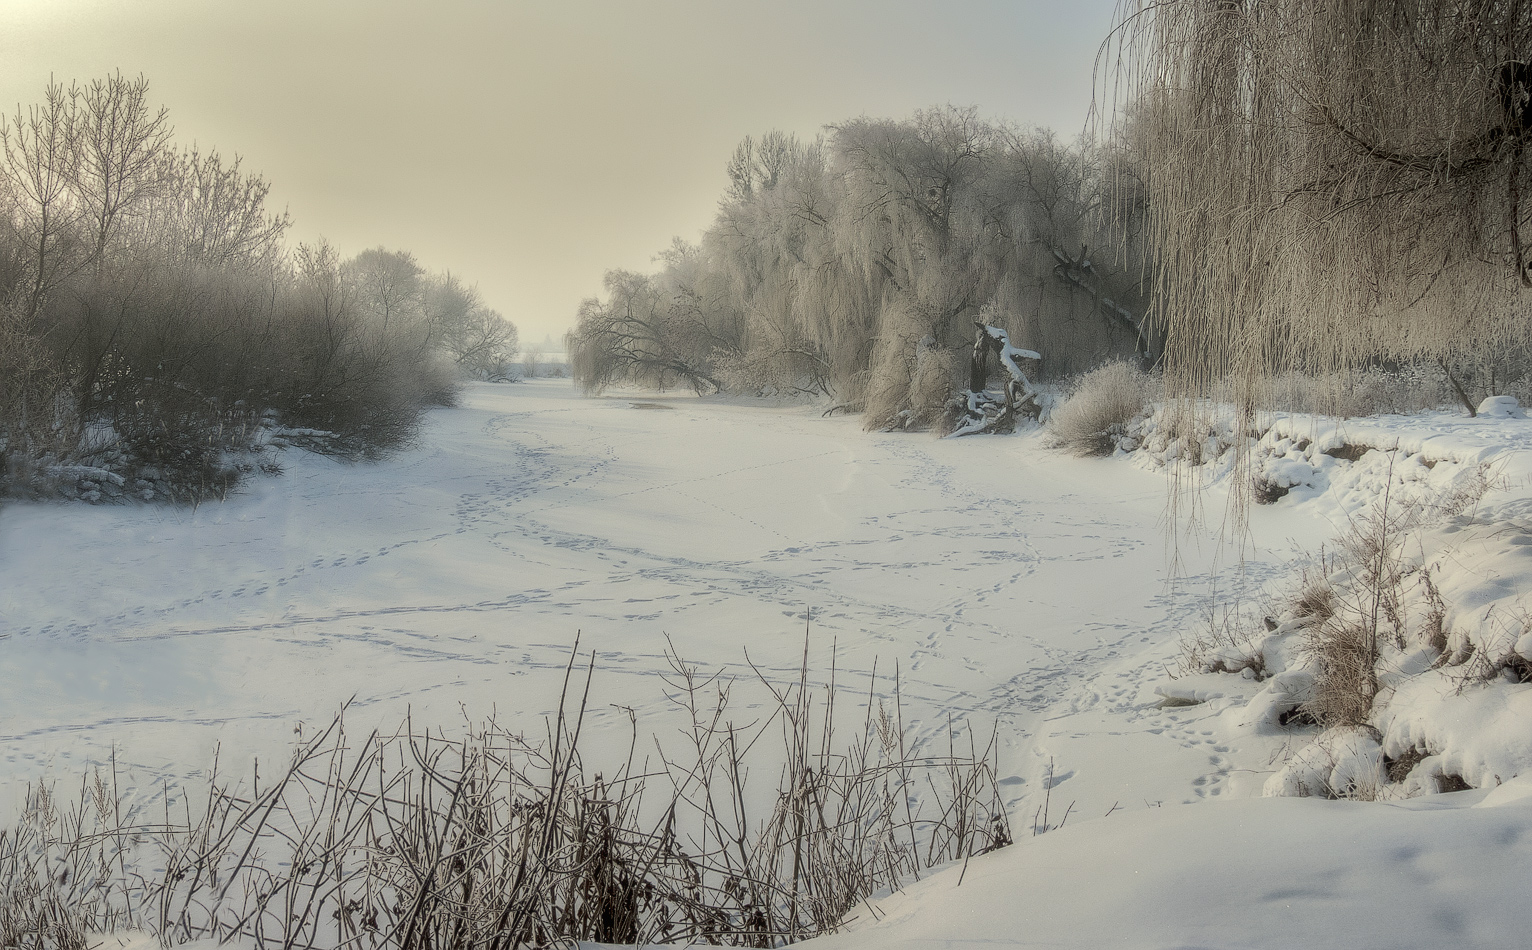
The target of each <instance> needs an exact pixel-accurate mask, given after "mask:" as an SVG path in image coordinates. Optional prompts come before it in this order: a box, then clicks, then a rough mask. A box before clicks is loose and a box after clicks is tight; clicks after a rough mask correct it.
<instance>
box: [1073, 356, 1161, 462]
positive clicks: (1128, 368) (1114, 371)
mask: <svg viewBox="0 0 1532 950" xmlns="http://www.w3.org/2000/svg"><path fill="white" fill-rule="evenodd" d="M1157 389H1158V386H1157V384H1156V381H1155V379H1154V377H1152V376H1150V375H1149V374H1148V373H1145V372H1144V371H1143V370H1141V369H1139V368H1138V367H1137V366H1135V365H1133V364H1132V363H1130V362H1128V361H1126V360H1116V361H1113V362H1111V363H1106V364H1104V365H1102V366H1098V367H1096V368H1095V369H1093V370H1091V371H1090V372H1088V373H1086V374H1085V375H1083V376H1081V377H1080V378H1079V379H1078V380H1077V381H1076V382H1075V384H1074V385H1073V386H1072V387H1070V392H1069V398H1068V399H1066V400H1065V401H1064V404H1063V405H1061V406H1059V407H1058V408H1057V409H1055V410H1053V412H1052V413H1050V414H1049V416H1048V429H1049V432H1050V434H1051V435H1052V437H1053V441H1054V443H1055V444H1056V445H1058V446H1060V447H1061V448H1063V449H1065V450H1066V451H1069V452H1071V453H1073V454H1075V455H1110V454H1111V453H1112V451H1113V450H1114V449H1116V447H1117V439H1118V437H1119V436H1121V435H1123V434H1124V433H1125V432H1126V430H1127V425H1128V423H1129V422H1131V421H1133V419H1134V418H1135V417H1136V416H1138V415H1140V414H1141V413H1143V411H1144V409H1145V408H1146V407H1147V406H1148V404H1149V401H1150V400H1151V399H1153V398H1154V397H1155V395H1156V393H1157Z"/></svg>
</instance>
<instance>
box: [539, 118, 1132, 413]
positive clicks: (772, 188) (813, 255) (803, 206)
mask: <svg viewBox="0 0 1532 950" xmlns="http://www.w3.org/2000/svg"><path fill="white" fill-rule="evenodd" d="M728 173H729V182H730V184H729V189H728V192H727V194H725V195H724V197H723V199H722V201H721V203H720V208H719V212H718V217H717V219H716V220H715V221H714V223H713V225H712V226H711V227H710V228H709V229H708V230H707V231H706V232H705V234H704V235H703V237H702V240H701V242H700V243H699V244H696V245H691V244H687V243H684V242H682V241H680V240H679V239H678V240H677V241H676V242H675V244H674V245H673V246H672V247H671V248H670V249H668V250H667V251H665V252H664V253H663V254H661V255H660V256H659V261H660V263H661V267H660V270H659V271H658V272H657V273H654V274H636V273H631V272H628V271H612V272H610V273H608V274H607V277H606V295H605V296H604V297H602V298H592V299H589V300H586V301H584V302H583V303H582V304H581V307H580V311H579V321H578V325H577V327H576V328H575V330H574V331H573V332H572V333H571V334H570V336H569V351H570V355H571V360H572V363H573V371H574V374H575V377H576V379H577V381H578V382H579V383H580V385H581V386H583V387H584V388H585V389H586V390H588V391H599V390H600V389H602V388H603V387H605V386H608V385H610V384H613V383H637V384H644V385H654V386H660V387H666V386H672V385H683V386H690V387H693V388H695V389H696V390H698V391H699V392H706V391H715V390H721V389H727V390H732V391H738V392H750V393H779V394H781V393H794V392H798V393H804V392H811V393H823V394H831V395H833V396H834V397H835V398H836V399H837V400H838V401H840V402H842V403H844V404H846V405H848V406H849V407H857V408H865V409H866V411H867V416H866V419H867V424H868V425H869V427H886V426H890V425H896V424H897V425H926V424H929V423H930V422H932V421H934V420H935V418H936V417H937V416H938V415H940V413H941V411H942V407H943V405H944V404H945V403H946V401H947V400H948V398H949V397H950V394H951V392H952V391H953V390H954V389H955V388H962V387H963V386H964V385H965V384H964V383H963V380H966V378H967V377H966V373H967V362H966V361H967V350H968V348H969V347H971V345H972V342H973V339H974V332H975V330H974V321H975V320H977V319H981V318H982V319H983V320H984V321H985V322H988V323H991V324H995V325H998V326H1002V327H1004V328H1005V329H1006V330H1008V331H1009V332H1010V334H1011V337H1012V339H1013V340H1014V341H1015V342H1016V343H1017V345H1019V346H1023V347H1026V348H1028V349H1033V350H1037V351H1039V352H1040V353H1041V354H1042V355H1043V365H1042V367H1041V372H1042V373H1043V375H1045V376H1048V375H1052V376H1059V375H1064V374H1069V373H1073V372H1077V371H1079V370H1081V369H1085V368H1089V367H1090V366H1093V365H1095V364H1097V363H1100V362H1102V361H1103V360H1104V359H1107V358H1110V357H1113V356H1124V355H1132V354H1135V353H1136V354H1137V355H1138V356H1139V357H1140V358H1142V359H1144V360H1146V361H1151V362H1152V361H1153V360H1154V359H1156V358H1157V356H1158V350H1159V346H1160V344H1159V342H1158V336H1157V334H1155V333H1154V332H1153V330H1152V328H1151V327H1149V326H1148V325H1146V322H1145V321H1144V319H1143V318H1142V314H1143V312H1144V304H1145V299H1146V295H1145V288H1144V286H1142V280H1141V277H1142V275H1143V273H1144V268H1143V266H1142V261H1141V260H1140V257H1141V255H1142V250H1141V247H1140V244H1139V241H1138V240H1137V236H1136V235H1137V230H1138V226H1139V219H1140V218H1141V217H1142V214H1143V209H1142V207H1141V204H1140V202H1139V200H1138V195H1139V194H1140V193H1141V192H1142V189H1141V188H1139V187H1138V186H1137V185H1136V183H1135V182H1134V180H1133V176H1132V169H1131V167H1130V165H1129V163H1128V162H1127V161H1126V159H1125V158H1123V157H1122V156H1121V155H1120V154H1118V153H1116V152H1114V151H1112V150H1110V149H1105V148H1097V147H1088V146H1084V145H1078V144H1076V145H1066V144H1063V143H1061V142H1060V141H1059V140H1058V139H1057V137H1056V136H1054V135H1053V134H1052V133H1050V132H1047V131H1039V130H1023V129H1021V128H1017V127H1015V126H1011V125H1004V124H997V123H991V122H986V121H984V120H982V119H980V118H979V117H978V115H977V114H976V112H975V111H974V110H971V109H958V108H952V107H946V108H939V109H932V110H929V111H924V112H920V113H917V114H916V115H915V116H914V117H913V118H911V119H908V120H905V121H894V120H886V119H868V118H861V119H855V120H852V121H849V122H845V123H842V124H840V125H836V126H833V127H831V128H830V129H829V131H828V134H827V135H826V136H824V137H822V138H819V139H816V140H815V141H813V142H802V141H799V140H798V139H796V138H794V137H792V136H788V135H783V134H781V133H778V132H772V133H768V134H767V135H765V136H763V137H761V138H760V139H754V138H747V139H745V140H744V142H742V143H741V144H740V146H739V147H738V149H736V151H735V153H734V156H733V158H732V159H731V160H730V162H729V165H728ZM1124 236H1126V238H1124Z"/></svg>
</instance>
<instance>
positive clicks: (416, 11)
mask: <svg viewBox="0 0 1532 950" xmlns="http://www.w3.org/2000/svg"><path fill="white" fill-rule="evenodd" d="M1115 6H1116V0H1053V2H1045V0H939V2H914V0H767V2H761V0H757V2H754V3H743V2H730V0H628V2H621V0H591V2H587V0H563V2H542V0H535V2H534V0H242V2H240V0H0V106H3V107H4V108H5V110H6V111H7V112H8V113H12V114H13V113H14V111H15V107H16V104H17V103H27V104H30V103H32V102H34V101H36V100H38V99H39V98H41V94H42V90H43V87H44V86H45V85H46V83H47V82H48V78H49V76H50V75H52V76H54V77H56V78H58V79H59V80H61V81H63V82H64V83H65V84H66V85H67V83H68V82H69V81H70V80H86V79H90V78H92V77H97V76H102V75H106V74H108V73H110V72H112V71H113V70H121V71H122V72H123V73H124V74H126V75H129V76H133V75H137V74H139V73H142V74H143V75H144V76H145V77H147V78H148V80H149V83H150V92H151V97H152V98H153V99H155V100H157V101H158V102H160V103H163V104H164V105H165V106H167V107H168V108H169V110H170V117H171V121H172V122H173V123H174V125H175V128H176V139H177V141H178V142H180V143H182V144H191V143H192V142H196V143H197V144H199V145H201V146H202V147H203V148H204V149H206V148H208V147H213V148H216V149H218V150H219V151H220V152H222V153H223V154H225V155H232V154H239V155H241V156H243V157H244V159H245V167H246V169H247V170H252V171H259V172H260V173H262V174H263V175H264V176H265V177H266V179H267V180H268V181H270V182H271V183H272V185H273V189H272V197H273V200H274V203H275V205H276V207H277V208H278V209H280V208H282V207H283V206H286V208H287V209H288V211H289V212H290V213H291V214H292V217H293V221H294V228H293V231H292V235H291V236H292V239H293V240H294V241H308V240H312V239H314V238H315V237H317V236H320V235H323V236H325V237H327V238H329V239H330V241H331V242H332V243H334V244H335V245H336V246H337V247H338V248H339V249H340V251H341V252H342V253H343V254H345V255H348V256H349V255H350V254H354V253H356V252H357V251H360V250H363V249H364V248H367V247H373V246H376V245H383V246H385V247H388V248H390V249H405V250H409V251H412V252H414V254H415V255H416V257H417V258H419V260H420V262H421V263H422V264H424V265H425V266H427V267H428V268H431V269H433V270H440V269H450V270H452V271H453V272H455V273H457V274H460V275H462V276H463V277H465V278H467V279H468V280H470V281H472V282H474V283H477V284H478V285H479V288H480V290H481V291H483V293H484V296H485V298H486V300H487V301H488V302H489V304H490V305H491V306H493V307H495V308H496V309H498V310H500V311H501V312H502V313H504V314H505V315H506V316H508V317H510V318H511V319H512V320H514V321H515V322H516V323H517V325H518V326H520V327H521V330H522V338H523V340H531V341H536V340H540V339H541V338H542V336H543V335H544V334H553V335H555V336H558V335H560V334H562V332H563V331H564V330H565V329H566V328H568V326H569V325H570V324H571V323H572V322H573V320H574V313H575V308H576V307H577V306H578V304H579V301H580V299H581V298H583V297H587V296H590V295H592V294H595V293H597V292H598V291H599V290H600V287H601V275H602V273H603V272H605V271H606V270H607V269H609V268H613V267H626V268H631V269H638V270H649V269H651V268H652V258H653V255H654V254H655V253H656V252H657V251H659V250H660V249H662V248H663V247H665V246H666V245H668V244H669V243H670V239H671V237H672V236H675V235H680V236H682V237H684V238H686V239H688V240H695V239H696V237H697V236H698V234H699V233H700V232H701V231H702V229H703V228H705V227H706V226H707V225H708V223H709V222H710V221H711V220H712V217H713V214H714V211H715V210H716V208H717V204H718V199H719V197H720V196H721V195H722V194H723V190H724V186H725V183H726V178H725V175H724V166H725V163H726V162H727V160H728V158H729V155H730V153H731V152H732V151H733V149H734V146H735V145H736V144H737V143H738V142H739V140H740V139H741V138H743V137H744V136H746V135H759V134H760V133H762V132H765V131H768V130H771V129H781V130H783V131H788V132H794V133H797V134H798V135H800V136H804V137H812V136H813V135H815V134H816V133H818V132H819V131H820V130H821V129H822V128H823V126H825V125H827V124H830V123H834V122H838V121H841V120H844V119H849V118H853V117H856V116H859V115H868V116H890V117H900V118H902V117H906V116H908V115H910V114H911V113H912V112H914V111H915V110H916V109H919V108H924V107H927V106H932V105H939V104H943V103H952V104H955V105H963V106H967V105H972V106H977V107H978V108H979V110H980V112H981V113H982V114H983V115H984V116H986V117H988V118H994V119H1009V120H1013V121H1017V122H1021V123H1025V124H1031V125H1040V126H1046V127H1049V128H1053V129H1055V130H1058V131H1060V132H1062V133H1064V134H1065V135H1066V137H1073V136H1074V135H1075V134H1076V133H1077V132H1078V131H1079V130H1080V129H1081V128H1083V126H1084V123H1085V117H1086V111H1087V109H1088V107H1089V104H1090V100H1091V69H1092V63H1093V59H1094V57H1095V54H1096V49H1097V47H1098V45H1099V44H1100V42H1101V40H1102V38H1103V37H1104V36H1105V35H1106V32H1107V30H1108V29H1109V27H1110V22H1111V17H1112V12H1113V9H1114V8H1115Z"/></svg>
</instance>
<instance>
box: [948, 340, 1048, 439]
mask: <svg viewBox="0 0 1532 950" xmlns="http://www.w3.org/2000/svg"><path fill="white" fill-rule="evenodd" d="M974 326H975V327H976V328H977V329H978V333H977V335H976V337H975V339H974V343H973V358H972V361H971V362H970V363H969V374H968V391H967V392H965V393H960V394H959V397H958V398H960V399H962V400H963V404H962V405H961V407H955V408H960V409H961V420H960V421H959V423H958V424H957V426H956V427H955V428H954V429H953V430H952V432H951V433H949V434H951V435H973V434H975V433H978V432H1010V431H1012V430H1013V429H1015V427H1016V416H1017V414H1018V413H1024V414H1027V415H1030V416H1032V417H1033V418H1036V417H1037V415H1038V413H1039V412H1040V411H1041V406H1040V405H1039V404H1038V401H1037V390H1036V389H1035V388H1033V386H1032V381H1031V380H1030V379H1028V378H1027V374H1026V372H1025V371H1023V370H1022V368H1021V363H1020V362H1019V361H1020V360H1040V359H1042V358H1043V357H1042V354H1040V353H1037V352H1035V351H1033V350H1024V349H1022V348H1021V347H1019V346H1015V345H1014V344H1012V343H1011V337H1010V334H1008V333H1006V332H1005V330H1003V329H1001V328H1000V327H996V326H991V325H990V324H987V323H982V322H980V321H977V320H975V321H974ZM990 353H994V354H995V356H996V357H997V358H998V360H999V362H1000V366H1001V368H1002V369H1004V370H1005V372H1006V374H1007V376H1009V378H1008V379H1007V380H1006V381H1005V385H1004V387H1003V388H1002V391H1001V392H1000V393H993V392H990V391H989V389H988V385H989V355H990Z"/></svg>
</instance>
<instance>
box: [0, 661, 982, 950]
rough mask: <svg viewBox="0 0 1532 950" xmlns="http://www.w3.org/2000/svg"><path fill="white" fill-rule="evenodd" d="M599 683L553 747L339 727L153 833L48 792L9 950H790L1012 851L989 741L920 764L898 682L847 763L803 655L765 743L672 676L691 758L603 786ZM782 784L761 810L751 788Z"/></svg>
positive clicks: (766, 725) (218, 782)
mask: <svg viewBox="0 0 1532 950" xmlns="http://www.w3.org/2000/svg"><path fill="white" fill-rule="evenodd" d="M593 663H594V659H593V658H592V661H591V666H593ZM591 666H587V669H586V671H585V672H586V679H585V683H584V685H583V689H582V688H580V687H579V684H578V679H579V677H578V675H577V673H576V671H575V669H574V662H573V657H572V658H571V663H570V667H569V668H568V669H567V670H566V674H565V692H564V696H565V700H564V701H563V702H562V703H561V708H560V712H559V714H558V715H557V717H556V719H555V720H554V721H553V722H551V723H549V724H548V727H547V730H546V732H545V734H544V735H543V736H542V737H541V738H539V739H535V740H534V739H529V738H527V737H525V736H523V735H520V734H517V733H514V732H511V731H510V730H508V729H506V728H504V727H502V726H501V725H499V724H498V723H495V722H494V721H489V722H485V723H481V724H478V725H475V726H472V727H470V728H465V730H464V732H463V733H462V734H461V735H460V736H457V737H449V736H447V735H445V734H442V733H440V732H437V733H431V732H428V731H425V730H421V729H419V728H418V727H415V726H414V725H413V724H412V723H409V722H406V723H405V724H404V725H403V727H401V729H400V730H398V731H397V732H396V733H394V734H392V735H383V734H379V733H377V732H373V733H371V734H368V735H365V736H359V735H353V734H351V733H350V732H349V731H348V728H347V724H346V722H345V720H344V718H343V717H337V718H336V719H335V720H334V721H333V722H332V723H331V724H330V726H329V727H328V728H327V729H326V730H324V731H323V732H322V733H321V734H320V735H318V736H316V737H313V738H311V739H309V740H307V741H305V742H303V743H302V744H301V745H300V746H298V747H297V748H296V749H295V751H294V753H293V756H292V759H291V761H290V762H288V763H287V765H286V767H285V768H284V769H283V770H282V771H281V772H280V774H278V775H277V776H276V778H275V780H274V781H273V780H271V779H270V778H267V777H265V776H261V777H259V778H252V779H251V780H249V781H248V782H240V783H237V784H231V783H229V782H227V781H225V780H224V779H223V778H222V777H221V776H218V775H216V774H215V776H214V777H213V779H212V780H211V782H210V784H209V787H208V788H207V789H206V794H205V795H204V796H203V797H202V800H201V803H200V804H198V805H193V804H191V803H190V802H189V800H187V799H184V798H183V799H181V800H180V801H179V802H177V803H176V805H175V808H172V806H171V798H170V796H168V795H167V797H166V805H165V809H166V811H165V816H164V819H163V820H162V821H156V822H146V821H144V820H142V818H141V817H140V816H136V815H126V816H125V815H122V814H120V813H119V812H118V810H117V809H118V806H117V799H116V798H115V796H114V794H113V793H112V791H111V790H110V788H109V787H107V786H106V785H105V784H104V783H101V782H98V783H97V784H96V785H95V787H90V786H87V787H86V788H85V789H84V790H83V791H82V793H81V798H80V804H79V805H78V807H76V808H75V810H74V811H72V812H69V813H68V814H67V815H62V816H61V815H60V814H59V811H58V809H57V808H56V806H55V805H54V804H53V799H52V797H51V795H50V794H49V793H47V792H45V791H41V790H39V791H37V792H35V793H34V794H33V796H32V797H31V798H30V799H29V808H28V811H27V812H26V814H24V815H23V816H22V819H21V821H20V822H19V823H18V825H17V826H16V828H15V829H14V830H12V831H10V832H8V833H7V835H6V836H5V837H0V945H3V946H5V947H7V948H10V947H25V948H31V947H62V948H68V950H75V948H79V950H83V948H84V946H85V944H84V943H83V940H84V935H85V934H86V933H88V932H92V931H108V930H111V929H114V928H127V927H135V928H144V929H147V930H149V931H151V932H153V933H155V934H157V935H158V936H159V938H160V939H161V940H162V941H164V942H166V943H169V944H176V943H181V942H184V941H188V940H194V939H199V938H212V939H216V940H218V941H220V942H224V941H238V942H239V943H241V944H243V945H248V946H255V947H268V946H270V947H276V946H281V947H284V948H288V947H325V948H335V947H358V948H384V947H387V948H395V947H397V948H407V950H417V948H434V947H454V948H456V947H481V948H493V950H500V948H511V947H523V946H536V947H542V946H552V945H555V944H559V945H564V944H567V943H568V942H569V941H572V940H588V941H595V942H600V943H618V944H640V945H641V944H646V943H658V942H675V943H681V942H690V943H716V944H730V945H740V946H758V947H767V946H778V945H781V944H783V943H788V942H792V941H795V940H799V939H803V938H806V937H810V936H814V935H816V934H820V933H826V932H831V931H834V930H835V929H836V928H837V927H838V926H839V925H840V923H841V922H842V921H843V920H844V918H845V917H846V916H847V915H848V914H849V913H850V912H852V911H853V909H854V908H855V906H856V905H857V904H858V902H860V901H862V900H863V899H865V898H867V897H868V896H870V895H871V894H873V893H875V892H878V891H881V890H887V889H893V888H897V887H899V886H900V885H901V884H903V883H904V882H907V881H910V880H913V879H915V878H917V877H918V876H919V875H920V873H921V872H922V871H923V870H924V869H926V868H928V867H930V866H932V865H933V864H938V863H942V862H946V861H951V860H957V859H964V858H967V857H969V856H971V855H974V854H978V853H982V852H984V851H988V850H991V849H993V848H997V847H1001V846H1003V845H1005V844H1008V843H1010V831H1009V828H1008V826H1007V824H1006V822H1005V818H1004V814H1003V809H1002V807H1001V805H1000V796H999V792H998V788H997V785H996V780H995V779H996V777H995V769H994V765H993V756H994V754H995V746H994V741H993V738H992V739H991V740H990V741H989V742H988V743H987V744H985V745H982V746H980V745H977V744H975V743H974V741H973V738H972V736H971V734H969V733H966V732H963V731H962V730H959V729H958V728H956V727H950V728H949V733H948V747H947V749H946V750H945V751H943V752H940V753H935V754H917V753H915V752H914V751H913V750H910V749H908V748H907V747H906V733H905V730H904V728H903V726H902V723H901V713H900V706H899V703H898V689H897V677H896V678H895V679H894V681H893V684H892V685H893V686H894V693H893V697H892V699H891V702H892V705H888V704H885V703H884V702H881V701H877V700H875V699H874V698H872V696H871V694H869V698H868V703H867V706H866V708H865V709H864V710H862V713H861V716H860V718H861V720H862V721H861V728H860V729H859V730H856V734H855V735H853V736H851V737H850V738H849V740H848V741H846V742H844V743H842V742H841V741H840V740H839V739H837V738H836V735H835V731H836V730H835V724H836V713H835V707H836V704H837V701H838V698H839V696H840V691H839V690H838V688H837V686H836V685H835V683H834V680H833V674H832V679H831V682H830V683H828V684H825V685H823V686H819V687H816V686H814V685H812V684H811V683H810V681H809V678H808V672H807V669H808V665H807V651H805V663H804V664H803V668H802V670H801V672H800V676H799V678H798V679H797V680H796V681H795V682H790V683H786V684H777V683H773V682H771V681H769V680H767V679H766V678H765V677H761V678H760V679H759V680H758V682H759V685H761V686H762V687H763V688H765V689H768V690H769V691H770V694H771V697H772V702H771V703H769V704H768V707H769V708H768V711H767V712H766V713H765V714H764V715H762V716H761V717H759V718H755V719H753V720H752V721H751V722H749V723H746V724H739V723H737V722H735V721H734V719H733V714H732V712H731V709H732V706H731V702H730V694H731V692H732V690H733V688H734V685H733V684H732V683H730V682H728V681H724V680H721V679H719V678H717V677H716V676H713V677H709V676H704V675H702V674H701V673H700V671H699V670H697V669H696V668H695V667H692V666H689V665H687V664H684V663H681V662H679V661H675V662H674V665H673V672H672V675H671V676H670V677H669V685H670V692H671V695H672V698H673V699H674V700H675V702H676V703H678V704H679V706H680V707H681V709H682V710H684V712H685V713H686V715H687V716H688V717H689V719H690V723H691V725H690V727H689V728H688V729H687V730H685V740H684V742H683V745H682V748H681V749H679V750H675V751H667V750H665V749H664V748H661V749H660V750H659V759H660V761H659V764H658V765H648V764H646V763H643V762H640V761H638V760H637V759H636V758H635V755H634V752H633V751H631V749H632V748H636V747H637V742H636V739H637V731H636V723H635V732H634V736H633V739H634V742H633V744H632V746H631V747H630V752H629V754H628V756H627V758H626V759H625V760H624V761H621V762H617V763H615V767H612V768H608V769H606V770H593V769H592V768H591V767H590V766H589V765H588V764H587V763H586V762H585V761H584V759H583V758H582V755H581V753H580V739H581V733H582V729H583V726H584V722H585V716H586V713H587V709H588V706H587V700H588V698H589V690H590V678H589V677H590V671H591ZM773 736H775V737H778V738H779V739H780V744H778V743H774V742H772V741H771V739H772V737H773ZM773 763H774V764H775V767H773ZM772 772H776V774H777V775H778V782H777V784H776V786H775V789H774V791H773V793H772V794H770V795H762V790H761V789H759V788H757V787H755V786H754V785H753V784H752V783H751V780H750V776H752V775H762V774H771V773H772ZM922 804H923V805H924V810H923V808H922Z"/></svg>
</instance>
